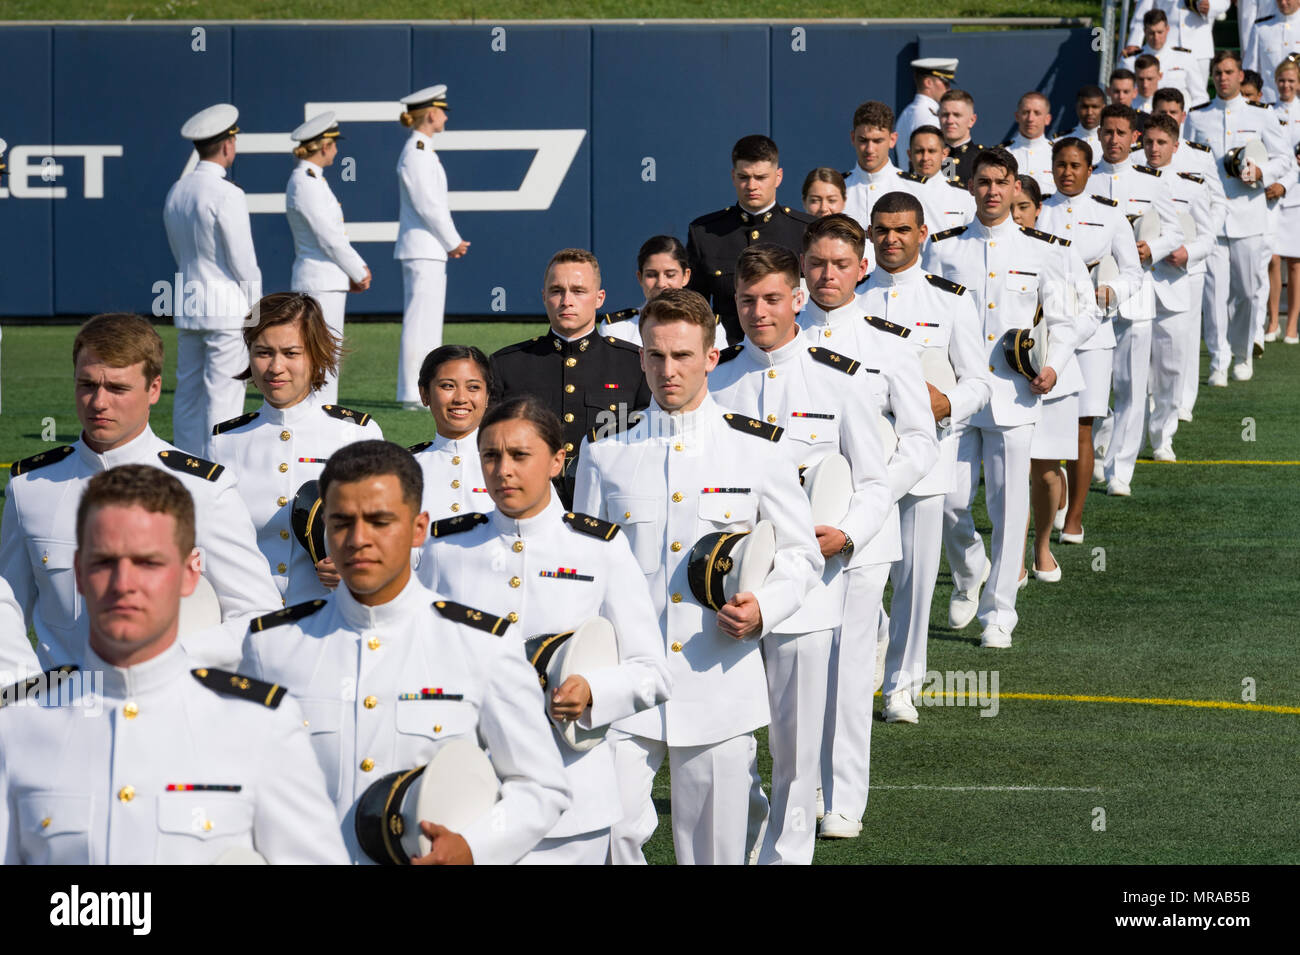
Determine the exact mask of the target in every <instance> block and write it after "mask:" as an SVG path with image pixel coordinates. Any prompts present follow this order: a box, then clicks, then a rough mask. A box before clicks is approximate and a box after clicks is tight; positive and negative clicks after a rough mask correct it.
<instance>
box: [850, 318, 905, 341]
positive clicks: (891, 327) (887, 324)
mask: <svg viewBox="0 0 1300 955" xmlns="http://www.w3.org/2000/svg"><path fill="white" fill-rule="evenodd" d="M862 320H863V321H864V322H866V323H867V324H868V325H870V326H871V327H872V328H875V329H878V330H880V331H882V332H889V334H891V335H897V336H898V337H899V338H906V337H907V336H908V335H910V334H912V330H911V329H910V328H904V327H903V326H902V325H895V324H894V323H893V322H891V321H889V320H888V319H884V318H878V317H877V316H875V315H864V316H863V317H862Z"/></svg>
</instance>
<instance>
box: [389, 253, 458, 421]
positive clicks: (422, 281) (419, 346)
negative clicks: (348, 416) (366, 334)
mask: <svg viewBox="0 0 1300 955" xmlns="http://www.w3.org/2000/svg"><path fill="white" fill-rule="evenodd" d="M402 289H403V292H404V296H403V304H402V347H401V358H400V361H399V363H398V366H397V400H398V401H414V402H418V401H419V400H420V365H421V364H423V363H424V357H425V356H426V355H427V354H429V352H431V351H433V350H434V349H435V348H437V347H438V346H439V345H441V344H442V311H443V306H444V305H445V304H446V301H447V263H446V262H444V261H441V260H439V259H403V260H402Z"/></svg>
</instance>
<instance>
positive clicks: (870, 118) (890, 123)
mask: <svg viewBox="0 0 1300 955" xmlns="http://www.w3.org/2000/svg"><path fill="white" fill-rule="evenodd" d="M859 126H871V127H874V128H876V129H883V130H885V132H888V133H892V132H893V131H894V111H893V110H892V109H890V108H889V107H888V106H886V105H885V104H884V103H882V102H880V101H879V100H874V99H872V100H867V101H866V102H865V103H863V104H861V105H860V106H859V107H858V108H857V109H855V110H854V111H853V128H854V129H857V128H858V127H859Z"/></svg>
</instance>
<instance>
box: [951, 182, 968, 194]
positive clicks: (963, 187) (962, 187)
mask: <svg viewBox="0 0 1300 955" xmlns="http://www.w3.org/2000/svg"><path fill="white" fill-rule="evenodd" d="M948 185H950V186H952V187H953V188H954V189H960V190H961V191H962V192H969V191H970V190H969V189H967V188H966V183H964V182H962V181H961V180H960V179H949V180H948Z"/></svg>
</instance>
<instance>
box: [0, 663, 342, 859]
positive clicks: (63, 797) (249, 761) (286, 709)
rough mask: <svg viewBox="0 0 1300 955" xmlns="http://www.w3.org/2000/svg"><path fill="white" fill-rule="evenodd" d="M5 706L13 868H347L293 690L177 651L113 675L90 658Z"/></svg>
mask: <svg viewBox="0 0 1300 955" xmlns="http://www.w3.org/2000/svg"><path fill="white" fill-rule="evenodd" d="M43 682H44V687H45V688H44V690H43V691H42V692H40V693H38V694H36V695H35V696H34V697H30V698H27V700H26V701H25V702H22V701H11V700H8V699H7V700H6V701H5V702H6V703H7V704H8V705H6V706H4V708H3V709H2V710H0V840H3V842H4V850H3V858H4V863H5V864H6V865H13V864H17V863H28V864H38V865H152V864H161V865H195V864H199V865H202V864H209V863H212V862H215V861H216V860H217V859H218V857H219V856H221V854H222V853H224V852H226V851H228V850H231V849H244V850H248V849H252V850H255V851H256V852H258V853H260V854H261V855H262V856H263V857H264V858H265V859H266V860H267V861H268V862H270V863H271V864H288V865H343V864H345V863H346V862H347V853H346V851H345V850H344V848H343V840H342V839H341V838H340V837H339V830H338V823H337V821H336V820H335V816H334V811H333V807H332V806H331V805H330V801H329V797H328V796H327V795H326V793H325V780H324V778H323V777H322V775H321V771H320V767H319V766H318V765H317V764H316V760H315V759H314V757H313V754H312V751H311V744H310V743H309V742H308V740H307V732H306V730H304V729H303V725H302V724H303V716H302V711H301V710H300V709H299V708H298V704H297V702H296V701H295V700H294V698H293V697H292V696H288V695H286V694H285V691H284V689H283V688H282V687H275V688H273V687H271V686H269V685H266V684H262V683H260V682H259V681H253V680H249V679H248V678H247V677H245V676H243V675H241V674H237V673H231V672H227V671H219V670H208V669H204V668H203V667H201V666H200V665H199V664H198V663H197V662H196V661H195V660H194V659H192V658H191V657H189V656H187V655H186V653H185V651H184V650H183V649H182V648H181V647H180V646H179V645H176V644H173V645H172V646H170V647H168V648H167V649H166V650H164V651H163V652H162V653H161V654H159V655H158V656H156V657H154V658H153V659H152V660H148V661H146V662H144V663H138V664H136V665H135V666H132V667H115V666H112V665H110V664H108V663H106V662H104V660H102V659H101V658H100V657H99V655H98V654H96V653H95V652H94V650H92V649H89V648H88V649H87V651H86V660H85V666H84V668H83V669H81V670H80V671H74V672H72V673H69V674H68V675H67V676H66V677H64V678H63V681H62V682H61V683H60V682H56V678H55V677H53V676H51V677H48V678H46V681H43Z"/></svg>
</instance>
